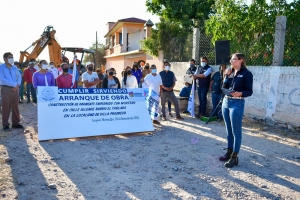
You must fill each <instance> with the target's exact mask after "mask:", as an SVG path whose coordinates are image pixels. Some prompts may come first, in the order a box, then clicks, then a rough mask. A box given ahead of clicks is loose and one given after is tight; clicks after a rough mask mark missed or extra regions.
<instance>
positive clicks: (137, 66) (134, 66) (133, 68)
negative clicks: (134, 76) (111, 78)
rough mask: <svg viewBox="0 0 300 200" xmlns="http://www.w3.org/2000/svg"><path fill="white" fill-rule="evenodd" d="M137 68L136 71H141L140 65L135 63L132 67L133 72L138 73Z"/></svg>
mask: <svg viewBox="0 0 300 200" xmlns="http://www.w3.org/2000/svg"><path fill="white" fill-rule="evenodd" d="M135 68H136V70H138V69H139V65H138V64H137V63H133V65H132V70H134V71H136V70H135Z"/></svg>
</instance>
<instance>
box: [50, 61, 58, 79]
mask: <svg viewBox="0 0 300 200" xmlns="http://www.w3.org/2000/svg"><path fill="white" fill-rule="evenodd" d="M48 72H51V73H52V74H53V76H54V78H55V80H56V78H57V77H58V69H57V68H56V67H55V66H54V62H50V63H49V68H48Z"/></svg>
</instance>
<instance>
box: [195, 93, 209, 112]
mask: <svg viewBox="0 0 300 200" xmlns="http://www.w3.org/2000/svg"><path fill="white" fill-rule="evenodd" d="M197 89H198V98H199V111H198V114H201V115H205V114H206V103H207V92H208V88H205V87H197Z"/></svg>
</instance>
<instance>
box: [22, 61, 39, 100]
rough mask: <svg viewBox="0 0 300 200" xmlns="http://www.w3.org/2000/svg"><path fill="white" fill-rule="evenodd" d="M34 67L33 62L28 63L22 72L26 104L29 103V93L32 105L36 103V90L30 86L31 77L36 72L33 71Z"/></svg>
mask: <svg viewBox="0 0 300 200" xmlns="http://www.w3.org/2000/svg"><path fill="white" fill-rule="evenodd" d="M34 65H35V62H29V63H28V68H27V69H25V70H24V80H25V82H26V88H27V103H30V93H31V97H32V101H33V103H36V102H37V99H36V90H35V89H34V87H33V84H32V75H33V73H34V72H36V69H34Z"/></svg>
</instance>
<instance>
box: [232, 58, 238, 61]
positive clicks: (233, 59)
mask: <svg viewBox="0 0 300 200" xmlns="http://www.w3.org/2000/svg"><path fill="white" fill-rule="evenodd" d="M235 60H239V59H238V58H231V59H230V62H233V61H235Z"/></svg>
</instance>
